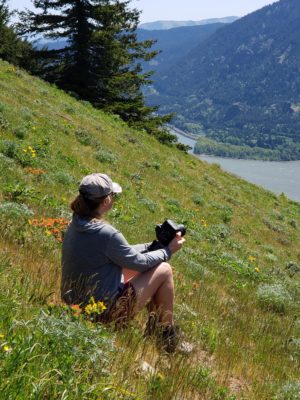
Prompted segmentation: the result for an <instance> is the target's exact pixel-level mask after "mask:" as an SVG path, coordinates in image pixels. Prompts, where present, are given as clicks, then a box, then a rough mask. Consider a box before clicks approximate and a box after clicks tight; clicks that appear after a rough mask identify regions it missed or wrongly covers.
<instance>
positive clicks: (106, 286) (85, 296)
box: [61, 215, 171, 306]
mask: <svg viewBox="0 0 300 400" xmlns="http://www.w3.org/2000/svg"><path fill="white" fill-rule="evenodd" d="M146 249H147V244H141V245H135V246H130V245H129V244H128V242H127V241H126V239H125V238H124V236H123V235H122V234H121V233H120V232H119V231H118V230H116V229H115V228H113V227H112V226H111V225H109V224H108V223H106V222H103V221H100V220H95V219H93V220H86V219H81V218H78V217H77V216H75V215H74V216H73V219H72V222H71V224H70V225H69V227H68V229H67V232H66V234H65V237H64V240H63V252H62V285H61V295H62V298H63V300H64V301H65V302H66V303H68V304H80V303H87V302H88V301H89V299H90V297H91V296H93V297H94V298H95V300H97V301H98V300H102V301H104V302H105V303H106V304H107V305H108V306H109V305H110V304H111V302H112V301H113V300H114V298H115V297H116V295H117V294H118V293H119V290H120V289H121V288H122V268H124V267H126V268H129V269H133V270H136V271H140V272H145V271H147V270H149V269H151V268H152V267H154V266H155V265H158V264H159V263H161V262H163V261H167V260H169V259H170V257H171V252H170V250H169V249H168V248H167V247H166V248H163V249H161V250H155V251H151V252H148V253H142V252H143V251H145V250H146Z"/></svg>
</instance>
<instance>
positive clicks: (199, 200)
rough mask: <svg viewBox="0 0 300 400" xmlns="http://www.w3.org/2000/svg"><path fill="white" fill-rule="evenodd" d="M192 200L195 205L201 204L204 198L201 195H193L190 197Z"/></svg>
mask: <svg viewBox="0 0 300 400" xmlns="http://www.w3.org/2000/svg"><path fill="white" fill-rule="evenodd" d="M192 200H193V202H194V203H195V204H196V205H197V206H203V204H204V199H203V197H201V196H198V195H195V196H193V197H192Z"/></svg>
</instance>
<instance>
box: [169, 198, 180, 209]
mask: <svg viewBox="0 0 300 400" xmlns="http://www.w3.org/2000/svg"><path fill="white" fill-rule="evenodd" d="M167 205H168V209H169V211H174V212H178V211H180V207H181V206H180V203H179V201H178V200H176V199H168V200H167Z"/></svg>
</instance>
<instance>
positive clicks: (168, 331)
mask: <svg viewBox="0 0 300 400" xmlns="http://www.w3.org/2000/svg"><path fill="white" fill-rule="evenodd" d="M179 335H180V329H179V327H178V326H177V325H168V326H162V327H161V331H160V334H159V335H158V338H157V344H158V346H159V347H160V348H161V349H163V350H164V351H165V352H166V353H169V354H170V353H174V352H175V350H176V347H177V345H178V342H179Z"/></svg>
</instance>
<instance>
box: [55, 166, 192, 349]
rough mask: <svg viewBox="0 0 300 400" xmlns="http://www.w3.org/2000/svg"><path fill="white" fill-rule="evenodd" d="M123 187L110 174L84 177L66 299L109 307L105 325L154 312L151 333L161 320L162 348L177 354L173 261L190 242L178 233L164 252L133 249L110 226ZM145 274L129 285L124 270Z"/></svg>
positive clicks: (66, 253)
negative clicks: (92, 301)
mask: <svg viewBox="0 0 300 400" xmlns="http://www.w3.org/2000/svg"><path fill="white" fill-rule="evenodd" d="M121 192H122V188H121V187H120V185H118V184H117V183H115V182H112V180H111V179H110V178H109V177H108V176H107V175H105V174H99V173H94V174H91V175H87V176H86V177H84V178H83V179H82V181H81V183H80V186H79V195H78V196H77V197H76V199H75V200H74V201H73V202H72V204H71V208H72V210H73V219H72V222H71V224H70V225H69V227H68V230H67V232H66V234H65V237H64V240H63V254H62V286H61V289H62V298H63V300H64V301H65V302H66V303H67V304H81V305H83V306H84V305H86V304H87V303H88V302H89V300H90V298H91V297H93V298H94V299H95V301H103V302H104V303H105V305H106V307H107V309H106V311H105V312H104V313H103V314H102V315H101V316H100V320H102V321H103V322H105V321H112V320H116V321H121V322H122V321H123V322H124V320H126V319H128V318H131V317H132V316H133V315H134V314H135V313H136V312H138V311H140V310H141V309H143V308H144V307H145V306H147V307H148V310H149V311H150V318H149V321H148V326H147V329H146V330H147V332H148V333H149V334H152V333H153V332H152V331H153V324H155V323H156V321H158V323H159V326H160V327H161V328H160V330H159V332H160V336H161V340H162V345H163V347H164V348H165V350H166V351H169V352H171V351H174V350H175V345H176V329H175V327H174V321H173V305H174V283H173V275H172V269H171V266H170V265H169V264H168V263H167V261H168V260H169V259H170V258H171V256H172V254H174V253H175V252H176V251H178V250H179V249H180V248H181V247H182V245H183V243H184V241H185V239H184V238H182V237H181V234H180V233H178V234H177V235H176V237H175V238H174V239H173V240H172V241H171V243H170V244H169V245H168V246H167V247H164V248H162V249H160V250H155V251H151V252H147V246H148V245H147V244H143V245H135V246H130V245H129V244H128V242H127V241H126V239H125V238H124V236H123V235H122V234H121V233H120V232H119V231H118V230H116V229H115V228H113V227H112V226H111V225H109V224H108V223H107V222H106V221H104V220H103V217H104V215H105V214H106V213H107V212H108V211H109V210H110V209H111V208H112V206H113V204H114V197H115V195H116V194H118V193H121ZM124 267H126V268H127V269H131V270H134V271H138V272H139V274H138V275H136V276H134V277H133V278H132V279H130V280H129V281H128V282H124V276H123V274H122V269H123V268H124Z"/></svg>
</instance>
